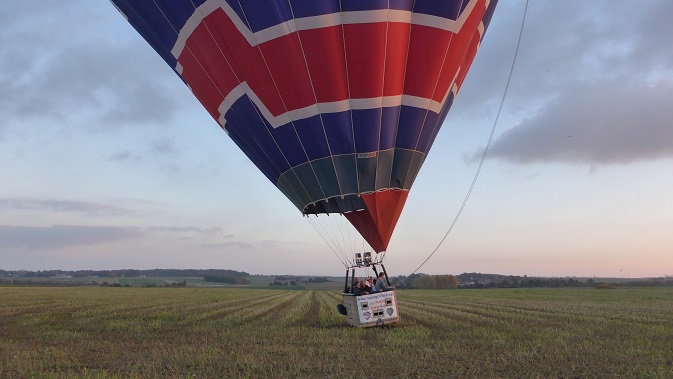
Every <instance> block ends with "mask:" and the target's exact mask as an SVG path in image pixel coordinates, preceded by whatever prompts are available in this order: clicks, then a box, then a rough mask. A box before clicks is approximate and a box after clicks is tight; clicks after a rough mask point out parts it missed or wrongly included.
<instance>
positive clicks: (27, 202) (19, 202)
mask: <svg viewBox="0 0 673 379" xmlns="http://www.w3.org/2000/svg"><path fill="white" fill-rule="evenodd" d="M0 208H5V209H17V210H29V211H50V212H73V213H82V214H85V215H89V216H101V215H107V216H119V215H128V214H134V213H135V212H134V211H132V210H130V209H126V208H120V207H114V206H110V205H106V204H99V203H90V202H86V201H72V200H60V199H46V200H42V199H32V198H26V197H14V198H4V199H1V198H0Z"/></svg>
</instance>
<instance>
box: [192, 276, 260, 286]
mask: <svg viewBox="0 0 673 379" xmlns="http://www.w3.org/2000/svg"><path fill="white" fill-rule="evenodd" d="M203 280H205V281H206V282H215V283H226V284H250V281H249V280H248V279H246V278H244V277H242V276H224V275H206V276H204V277H203Z"/></svg>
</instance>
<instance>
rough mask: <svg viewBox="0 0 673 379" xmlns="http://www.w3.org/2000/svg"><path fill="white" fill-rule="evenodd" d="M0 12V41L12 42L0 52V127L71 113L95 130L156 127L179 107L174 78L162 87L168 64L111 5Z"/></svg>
mask: <svg viewBox="0 0 673 379" xmlns="http://www.w3.org/2000/svg"><path fill="white" fill-rule="evenodd" d="M2 8H3V10H0V40H2V41H12V43H5V44H3V48H2V49H0V68H2V69H1V70H0V97H1V98H2V99H3V101H2V102H0V113H1V114H3V118H4V120H3V121H4V122H3V123H2V124H0V125H4V127H3V126H0V129H2V128H5V129H6V128H8V127H9V126H8V125H11V122H9V121H12V120H24V121H26V120H36V119H46V120H50V121H55V120H61V121H67V120H74V119H76V116H77V115H80V116H82V117H84V118H85V119H87V121H85V123H86V124H87V125H91V127H92V128H93V129H99V130H100V129H102V130H104V129H106V128H112V127H119V126H120V125H126V124H133V125H138V124H143V123H145V124H148V123H155V124H159V123H163V122H165V121H166V120H168V119H170V118H171V117H172V116H173V115H174V114H175V112H176V110H177V109H179V101H178V99H179V97H180V96H181V95H180V94H176V91H175V90H174V89H175V88H179V86H181V84H180V81H179V79H178V78H177V77H174V79H175V83H173V84H167V83H166V82H167V81H166V80H165V79H166V76H167V75H170V69H169V68H168V66H166V65H165V64H163V62H160V58H158V56H157V55H156V54H155V53H154V52H153V51H152V49H151V48H150V47H149V46H148V45H147V44H146V43H145V44H142V43H140V41H141V39H140V37H138V36H137V35H136V33H135V31H134V30H133V29H132V28H131V27H130V25H128V24H127V23H126V22H125V21H124V19H123V18H122V17H121V16H120V15H119V14H118V12H117V11H116V10H115V9H114V7H113V6H112V5H110V4H107V3H95V2H90V1H86V0H73V1H70V2H68V4H65V5H64V4H63V3H60V2H43V1H37V0H27V1H20V2H9V3H7V4H3V7H2ZM143 42H144V41H143ZM161 64H163V65H164V70H156V69H148V67H157V66H159V65H161ZM171 89H172V90H171ZM185 92H188V91H187V90H185ZM1 134H2V130H0V135H1Z"/></svg>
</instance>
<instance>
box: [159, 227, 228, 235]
mask: <svg viewBox="0 0 673 379" xmlns="http://www.w3.org/2000/svg"><path fill="white" fill-rule="evenodd" d="M147 230H148V231H152V232H164V233H171V234H182V233H197V234H203V235H220V234H222V228H220V227H219V226H212V227H209V228H202V227H198V226H154V227H151V228H148V229H147ZM221 237H223V238H232V237H233V235H231V234H226V235H222V236H221Z"/></svg>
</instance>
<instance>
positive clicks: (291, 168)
mask: <svg viewBox="0 0 673 379" xmlns="http://www.w3.org/2000/svg"><path fill="white" fill-rule="evenodd" d="M236 1H237V2H238V6H239V7H241V12H243V17H245V22H246V23H247V24H248V27H250V21H248V15H246V14H245V9H243V6H242V5H241V1H240V0H236ZM251 29H252V28H251ZM253 38H255V39H256V37H255V35H254V34H253ZM257 50H258V51H259V54H260V55H261V56H262V60H263V61H264V66H265V67H266V70H267V71H268V72H269V76H270V77H271V81H272V82H273V86H274V87H275V88H276V91H277V92H278V97H279V98H280V101H281V103H282V104H283V108H285V112H287V106H286V105H285V101H284V100H283V97H282V96H281V94H280V90H279V89H278V85H277V84H276V80H275V79H274V77H273V74H272V73H271V69H270V68H269V64H268V63H267V61H266V58H265V57H264V53H263V52H262V48H261V46H260V45H259V44H258V45H257ZM250 101H251V102H252V100H250ZM260 117H262V115H260ZM290 124H291V125H292V129H293V130H294V132H295V134H296V135H297V139H298V140H299V144H300V145H301V148H302V150H303V151H304V154H305V155H306V159H307V161H308V163H309V165H310V166H311V171H312V172H313V175H314V176H315V180H316V182H317V183H318V187H320V192H322V195H323V197H327V196H326V195H325V190H323V188H322V185H321V184H320V180H319V179H318V174H317V173H316V172H315V169H314V168H313V164H312V163H311V161H309V160H308V153H307V152H306V148H304V143H303V142H302V140H301V138H300V137H299V133H298V132H297V128H296V127H295V125H294V121H292V120H290ZM269 134H270V135H271V138H273V141H274V143H276V146H278V149H279V150H280V152H281V154H283V157H285V154H284V153H283V150H282V149H281V148H280V146H279V145H278V142H277V141H276V138H275V137H274V136H273V133H271V132H269ZM286 159H287V158H286ZM288 165H289V162H288ZM290 170H292V172H293V173H294V174H295V176H296V177H297V180H298V181H299V183H301V179H299V176H298V175H297V172H296V171H294V167H292V166H291V165H290ZM302 187H304V185H303V183H302ZM304 189H305V188H304ZM308 195H309V198H311V196H310V194H308ZM311 200H313V199H311ZM315 202H316V201H312V202H311V203H309V204H315ZM307 206H308V204H307V205H304V209H303V210H302V213H304V211H305V210H306V207H307Z"/></svg>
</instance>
